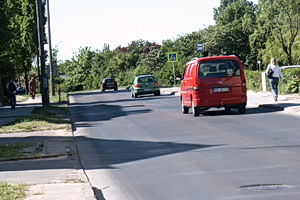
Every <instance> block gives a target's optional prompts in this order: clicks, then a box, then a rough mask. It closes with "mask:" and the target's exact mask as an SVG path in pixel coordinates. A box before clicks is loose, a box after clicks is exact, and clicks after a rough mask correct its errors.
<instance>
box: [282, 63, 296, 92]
mask: <svg viewBox="0 0 300 200" xmlns="http://www.w3.org/2000/svg"><path fill="white" fill-rule="evenodd" d="M282 73H283V76H284V81H283V82H282V90H283V91H282V92H283V93H299V87H300V69H299V68H288V69H284V70H282Z"/></svg>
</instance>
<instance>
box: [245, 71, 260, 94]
mask: <svg viewBox="0 0 300 200" xmlns="http://www.w3.org/2000/svg"><path fill="white" fill-rule="evenodd" d="M245 75H246V84H247V89H248V90H252V91H260V90H262V80H261V71H250V70H245Z"/></svg>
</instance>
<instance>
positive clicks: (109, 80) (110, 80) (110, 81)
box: [105, 79, 114, 83]
mask: <svg viewBox="0 0 300 200" xmlns="http://www.w3.org/2000/svg"><path fill="white" fill-rule="evenodd" d="M112 82H114V81H113V80H112V79H105V83H112Z"/></svg>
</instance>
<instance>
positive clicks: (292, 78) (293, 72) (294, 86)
mask: <svg viewBox="0 0 300 200" xmlns="http://www.w3.org/2000/svg"><path fill="white" fill-rule="evenodd" d="M262 72H264V71H251V70H245V75H246V80H247V89H248V90H252V91H261V90H262V80H261V73H262ZM282 74H283V76H284V80H283V81H280V82H279V92H280V93H281V94H291V93H299V85H300V83H299V81H300V68H289V69H283V70H282ZM266 84H267V88H268V90H270V86H269V80H268V78H267V81H266Z"/></svg>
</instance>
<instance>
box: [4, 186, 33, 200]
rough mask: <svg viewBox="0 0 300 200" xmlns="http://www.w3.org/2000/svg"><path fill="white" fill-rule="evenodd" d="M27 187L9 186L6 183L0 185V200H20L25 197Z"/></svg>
mask: <svg viewBox="0 0 300 200" xmlns="http://www.w3.org/2000/svg"><path fill="white" fill-rule="evenodd" d="M28 187H29V186H28V185H26V184H18V185H10V184H7V183H0V199H1V200H21V199H24V198H25V197H26V191H27V190H28Z"/></svg>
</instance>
